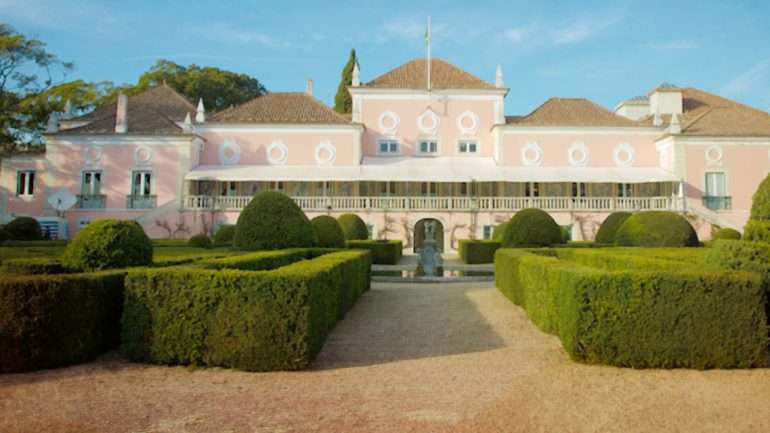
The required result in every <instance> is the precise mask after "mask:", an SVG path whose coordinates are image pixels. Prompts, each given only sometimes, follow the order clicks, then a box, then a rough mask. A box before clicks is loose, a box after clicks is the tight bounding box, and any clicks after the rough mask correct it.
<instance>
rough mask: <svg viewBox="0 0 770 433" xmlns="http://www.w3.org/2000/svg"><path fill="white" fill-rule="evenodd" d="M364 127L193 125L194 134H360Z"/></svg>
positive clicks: (271, 124) (310, 124)
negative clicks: (224, 132) (223, 132)
mask: <svg viewBox="0 0 770 433" xmlns="http://www.w3.org/2000/svg"><path fill="white" fill-rule="evenodd" d="M363 130H364V125H362V124H359V123H351V124H312V123H302V124H294V123H286V124H280V123H266V124H261V123H204V124H198V125H195V131H196V132H222V131H227V132H250V131H251V132H303V133H311V132H360V131H363Z"/></svg>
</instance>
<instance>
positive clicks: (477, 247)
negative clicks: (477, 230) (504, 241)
mask: <svg viewBox="0 0 770 433" xmlns="http://www.w3.org/2000/svg"><path fill="white" fill-rule="evenodd" d="M498 248H500V242H499V241H493V240H473V239H462V240H460V244H459V248H458V252H459V254H460V258H461V259H462V260H463V262H465V263H467V264H469V265H474V264H480V263H493V262H494V261H495V251H497V249H498Z"/></svg>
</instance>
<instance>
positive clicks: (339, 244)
mask: <svg viewBox="0 0 770 433" xmlns="http://www.w3.org/2000/svg"><path fill="white" fill-rule="evenodd" d="M310 223H311V224H313V230H315V234H316V236H317V237H318V246H319V247H323V248H345V234H344V233H343V232H342V228H341V227H340V224H339V223H338V222H337V220H336V219H334V218H332V217H330V216H329V215H319V216H317V217H315V218H313V219H312V220H310Z"/></svg>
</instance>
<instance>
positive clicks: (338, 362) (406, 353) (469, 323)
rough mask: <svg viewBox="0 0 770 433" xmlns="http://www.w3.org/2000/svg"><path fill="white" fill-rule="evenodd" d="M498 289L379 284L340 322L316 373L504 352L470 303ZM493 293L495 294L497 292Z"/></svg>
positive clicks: (488, 326)
mask: <svg viewBox="0 0 770 433" xmlns="http://www.w3.org/2000/svg"><path fill="white" fill-rule="evenodd" d="M493 285H494V283H475V284H473V285H466V284H441V283H437V284H384V283H383V284H375V285H373V288H372V290H370V291H369V292H367V293H366V294H364V296H362V297H361V299H359V301H358V303H357V304H356V305H355V307H353V309H352V310H351V311H350V312H349V313H348V314H347V316H346V317H345V319H343V320H342V321H341V322H339V323H338V324H337V326H336V328H335V329H334V330H333V331H332V333H331V335H330V336H329V338H328V339H327V340H326V343H325V344H324V347H323V349H322V350H321V353H320V354H319V355H318V357H317V358H316V360H315V362H314V363H313V365H312V366H311V369H316V370H319V369H320V370H324V369H335V368H344V367H357V366H366V365H374V364H382V363H387V362H395V361H403V360H410V359H420V358H431V357H436V356H447V355H459V354H464V353H475V352H483V351H488V350H495V349H500V348H502V347H505V346H506V344H505V342H504V340H503V339H502V338H501V337H500V336H499V335H498V334H497V332H496V331H495V330H494V329H493V328H492V326H490V325H489V323H488V322H487V321H486V319H485V318H484V316H483V315H482V314H481V313H480V312H479V310H478V309H477V307H476V305H475V304H474V302H473V301H472V300H471V298H470V296H469V295H470V294H471V293H472V292H474V291H478V290H488V289H480V287H482V288H483V287H493ZM491 290H494V289H493V288H492V289H491Z"/></svg>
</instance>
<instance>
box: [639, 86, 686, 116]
mask: <svg viewBox="0 0 770 433" xmlns="http://www.w3.org/2000/svg"><path fill="white" fill-rule="evenodd" d="M647 96H649V97H650V112H652V113H653V114H654V113H656V112H658V113H660V114H674V113H676V114H682V109H683V106H682V105H683V102H682V89H680V88H679V87H677V86H675V85H673V84H670V83H662V84H661V85H659V86H658V87H656V88H654V89H652V91H650V93H649V94H648V95H647Z"/></svg>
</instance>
